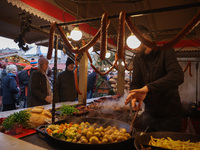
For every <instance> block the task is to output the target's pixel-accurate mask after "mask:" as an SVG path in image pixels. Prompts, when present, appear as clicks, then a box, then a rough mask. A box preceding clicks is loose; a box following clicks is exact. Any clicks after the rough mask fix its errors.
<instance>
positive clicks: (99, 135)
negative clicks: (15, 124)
mask: <svg viewBox="0 0 200 150" xmlns="http://www.w3.org/2000/svg"><path fill="white" fill-rule="evenodd" d="M46 131H47V133H48V134H49V135H50V136H53V137H54V138H58V139H60V140H64V141H68V142H74V143H82V144H101V143H113V142H119V141H124V140H127V139H128V138H130V137H131V136H130V134H129V133H127V131H126V129H125V128H120V129H117V128H116V127H111V126H107V127H106V128H104V127H102V126H99V125H97V124H96V123H94V124H92V125H91V124H90V123H89V122H81V123H80V124H74V123H72V122H71V123H69V124H68V123H64V124H60V125H58V124H56V125H53V124H52V125H49V126H48V128H47V129H46Z"/></svg>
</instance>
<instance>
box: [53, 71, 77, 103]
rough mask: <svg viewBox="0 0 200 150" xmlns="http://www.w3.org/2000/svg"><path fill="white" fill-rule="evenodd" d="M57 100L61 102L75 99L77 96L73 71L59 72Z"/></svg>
mask: <svg viewBox="0 0 200 150" xmlns="http://www.w3.org/2000/svg"><path fill="white" fill-rule="evenodd" d="M56 86H57V94H56V97H57V100H58V101H59V102H65V101H74V100H76V98H77V96H78V95H77V91H76V87H75V81H74V73H73V71H68V70H65V71H63V72H60V73H59V74H58V77H57V80H56Z"/></svg>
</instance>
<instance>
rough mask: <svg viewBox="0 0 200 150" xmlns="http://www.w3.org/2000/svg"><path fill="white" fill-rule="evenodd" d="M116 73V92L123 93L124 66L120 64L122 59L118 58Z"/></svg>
mask: <svg viewBox="0 0 200 150" xmlns="http://www.w3.org/2000/svg"><path fill="white" fill-rule="evenodd" d="M118 62H119V63H118V66H117V69H118V74H117V93H118V94H120V95H124V76H125V67H124V66H123V65H122V62H123V61H122V59H119V60H118Z"/></svg>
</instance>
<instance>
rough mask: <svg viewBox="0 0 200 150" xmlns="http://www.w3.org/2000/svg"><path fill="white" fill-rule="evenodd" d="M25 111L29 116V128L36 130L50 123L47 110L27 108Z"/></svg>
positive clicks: (49, 113) (39, 107)
mask: <svg viewBox="0 0 200 150" xmlns="http://www.w3.org/2000/svg"><path fill="white" fill-rule="evenodd" d="M27 110H28V111H29V112H30V114H31V117H30V120H29V126H30V127H31V128H36V127H38V126H41V125H44V124H47V123H50V122H51V119H52V114H51V112H50V111H49V110H44V107H42V106H36V107H33V108H28V109H27Z"/></svg>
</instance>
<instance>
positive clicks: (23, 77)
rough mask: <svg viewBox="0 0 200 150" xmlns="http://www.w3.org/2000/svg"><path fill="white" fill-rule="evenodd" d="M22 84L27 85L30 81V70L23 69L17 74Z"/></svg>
mask: <svg viewBox="0 0 200 150" xmlns="http://www.w3.org/2000/svg"><path fill="white" fill-rule="evenodd" d="M17 76H18V78H19V83H20V85H23V86H27V85H28V81H29V75H28V70H22V71H20V72H18V74H17Z"/></svg>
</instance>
